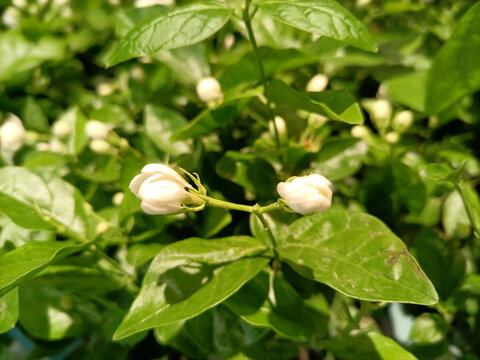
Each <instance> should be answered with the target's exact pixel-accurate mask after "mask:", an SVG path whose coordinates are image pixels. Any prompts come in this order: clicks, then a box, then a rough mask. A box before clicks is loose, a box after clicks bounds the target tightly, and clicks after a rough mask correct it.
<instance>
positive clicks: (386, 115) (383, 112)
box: [372, 99, 392, 120]
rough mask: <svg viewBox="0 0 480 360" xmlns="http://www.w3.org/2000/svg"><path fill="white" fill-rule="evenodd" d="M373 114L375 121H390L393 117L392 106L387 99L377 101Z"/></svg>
mask: <svg viewBox="0 0 480 360" xmlns="http://www.w3.org/2000/svg"><path fill="white" fill-rule="evenodd" d="M372 112H373V114H372V115H373V117H374V118H375V119H382V120H389V119H390V117H391V116H392V105H391V104H390V102H389V101H388V100H385V99H378V100H375V101H374V102H373V104H372Z"/></svg>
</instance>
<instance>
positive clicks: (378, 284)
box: [278, 209, 438, 305]
mask: <svg viewBox="0 0 480 360" xmlns="http://www.w3.org/2000/svg"><path fill="white" fill-rule="evenodd" d="M288 234H289V236H288V238H287V240H286V241H285V242H284V244H282V245H281V246H280V247H279V248H278V251H279V254H280V257H281V258H282V259H283V260H284V261H286V262H288V263H289V264H290V266H292V268H293V269H295V270H296V271H297V272H298V273H300V274H301V275H303V276H305V277H307V278H310V279H314V280H317V281H319V282H322V283H325V284H327V285H329V286H331V287H333V288H334V289H336V290H338V291H340V292H342V293H344V294H346V295H348V296H351V297H355V298H358V299H362V300H372V301H397V302H406V303H415V304H426V305H432V304H435V303H437V301H438V295H437V293H436V291H435V289H434V287H433V285H432V284H431V282H430V280H429V279H428V278H427V277H426V276H425V274H424V273H423V271H422V269H421V268H420V266H419V265H418V263H417V261H416V260H415V259H414V258H413V257H412V256H411V255H410V254H409V253H408V251H407V248H406V247H405V245H404V244H403V242H402V241H401V240H400V239H399V238H397V237H396V236H395V235H394V234H393V233H392V232H391V231H390V229H389V228H388V227H387V226H386V225H385V224H383V223H382V222H381V221H380V220H378V219H377V218H375V217H373V216H371V215H368V214H364V213H360V212H354V211H348V210H341V209H330V210H328V211H326V212H324V213H322V214H316V215H312V216H305V217H303V218H301V219H299V220H297V221H295V222H294V223H293V224H292V225H290V227H289V230H288Z"/></svg>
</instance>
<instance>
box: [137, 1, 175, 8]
mask: <svg viewBox="0 0 480 360" xmlns="http://www.w3.org/2000/svg"><path fill="white" fill-rule="evenodd" d="M174 4H175V0H135V7H137V8H142V7H147V6H153V5H164V6H168V5H174Z"/></svg>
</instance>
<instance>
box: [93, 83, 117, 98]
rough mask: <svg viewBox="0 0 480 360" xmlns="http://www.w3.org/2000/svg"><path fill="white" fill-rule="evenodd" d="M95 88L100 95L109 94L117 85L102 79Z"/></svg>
mask: <svg viewBox="0 0 480 360" xmlns="http://www.w3.org/2000/svg"><path fill="white" fill-rule="evenodd" d="M95 90H96V91H97V93H98V95H100V96H108V95H111V94H113V92H114V91H115V86H114V85H113V84H112V83H110V82H106V81H102V82H100V83H98V84H97V85H96V86H95Z"/></svg>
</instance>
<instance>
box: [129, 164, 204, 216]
mask: <svg viewBox="0 0 480 360" xmlns="http://www.w3.org/2000/svg"><path fill="white" fill-rule="evenodd" d="M185 189H193V188H192V186H191V185H190V184H189V183H188V182H186V181H185V179H184V178H182V177H181V176H180V175H179V174H178V173H177V172H176V171H175V170H173V169H172V168H170V167H168V166H167V165H163V164H149V165H146V166H144V168H143V169H142V173H141V174H140V175H137V176H135V177H134V178H133V180H132V182H131V183H130V191H131V192H132V193H133V194H135V196H136V197H137V198H139V199H140V200H142V204H141V206H142V209H143V211H145V212H146V213H147V214H150V215H159V214H161V215H169V214H177V213H181V212H184V211H186V209H185V207H184V206H183V205H189V204H196V205H199V204H203V200H201V199H200V198H199V197H198V196H196V195H194V194H191V193H190V192H188V191H187V190H185Z"/></svg>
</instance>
